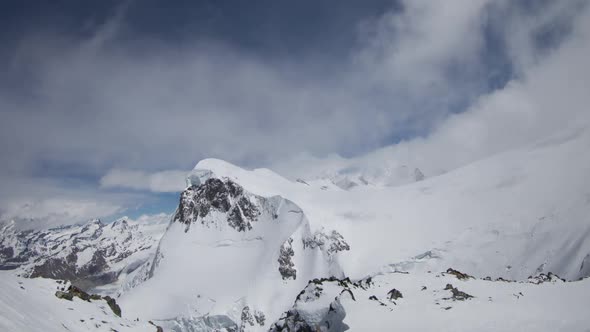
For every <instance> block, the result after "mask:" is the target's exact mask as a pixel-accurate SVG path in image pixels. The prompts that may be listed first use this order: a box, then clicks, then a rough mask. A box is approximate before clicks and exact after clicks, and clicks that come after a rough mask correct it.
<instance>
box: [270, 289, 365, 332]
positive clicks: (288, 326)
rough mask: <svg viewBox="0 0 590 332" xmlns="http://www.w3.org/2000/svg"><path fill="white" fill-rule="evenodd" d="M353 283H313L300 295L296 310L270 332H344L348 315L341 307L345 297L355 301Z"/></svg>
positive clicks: (284, 316)
mask: <svg viewBox="0 0 590 332" xmlns="http://www.w3.org/2000/svg"><path fill="white" fill-rule="evenodd" d="M353 287H357V286H356V285H354V284H353V283H352V282H351V281H350V279H348V278H346V279H337V278H334V277H331V278H322V279H314V280H310V281H309V282H308V284H307V286H306V287H305V288H304V289H303V290H302V291H301V293H299V295H298V296H297V298H296V300H295V304H294V305H293V308H292V309H290V310H288V311H286V312H285V313H283V315H281V317H280V318H279V320H278V321H277V322H275V323H274V324H273V325H272V326H271V328H270V331H272V332H278V331H281V332H294V331H296V332H308V331H311V332H314V331H345V330H347V329H348V326H346V324H344V318H345V316H346V312H345V311H344V308H343V307H342V304H341V303H340V300H341V299H342V298H344V297H346V298H350V299H352V300H354V294H353V291H352V288H353Z"/></svg>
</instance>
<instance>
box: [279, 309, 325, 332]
mask: <svg viewBox="0 0 590 332" xmlns="http://www.w3.org/2000/svg"><path fill="white" fill-rule="evenodd" d="M315 331H316V329H314V328H312V327H311V326H310V325H309V324H308V323H307V322H306V321H305V320H304V319H303V318H302V317H301V315H300V314H299V311H297V310H295V309H291V310H289V311H287V312H286V313H284V314H283V315H282V316H281V318H279V321H278V322H276V323H275V324H274V325H273V326H271V328H270V332H315Z"/></svg>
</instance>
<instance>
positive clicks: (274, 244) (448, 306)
mask: <svg viewBox="0 0 590 332" xmlns="http://www.w3.org/2000/svg"><path fill="white" fill-rule="evenodd" d="M588 147H590V129H589V128H587V127H582V128H577V129H575V130H574V129H572V130H566V131H564V132H562V133H561V134H559V135H553V136H551V137H547V138H546V139H545V140H541V141H537V142H536V143H534V144H531V145H528V146H524V147H521V148H519V149H514V150H511V151H507V152H503V153H501V154H497V155H494V156H492V157H489V158H487V159H483V160H479V161H476V162H474V163H471V164H469V165H466V166H463V167H461V168H458V169H454V170H451V171H448V172H444V173H441V174H428V173H427V172H423V171H422V170H427V169H428V167H427V166H428V165H406V164H403V163H397V162H396V160H395V158H394V156H389V155H388V154H387V150H383V151H380V152H378V153H377V154H373V155H371V156H366V157H359V158H357V159H340V160H338V161H336V162H334V163H330V165H329V167H328V166H326V168H324V169H317V168H316V169H313V170H311V168H312V167H311V166H310V165H302V169H304V170H310V171H309V173H308V174H309V175H308V176H305V175H303V176H301V177H300V178H294V179H290V178H286V177H283V176H281V175H279V174H277V173H275V172H273V171H271V170H269V169H254V170H246V169H242V168H239V167H237V166H234V165H232V164H229V163H227V162H224V161H221V160H216V159H205V160H202V161H200V162H199V163H198V164H197V165H196V166H195V168H194V170H193V171H191V172H190V173H189V174H188V175H187V186H186V189H185V190H184V191H183V192H182V193H181V194H180V197H179V203H178V207H177V209H176V212H175V213H174V214H173V215H171V216H166V217H165V218H161V219H160V220H156V221H151V222H145V221H144V222H142V221H135V220H130V219H127V218H123V219H119V220H117V221H114V222H112V223H103V222H101V221H99V220H93V221H90V222H88V223H86V224H83V225H74V226H63V227H59V228H52V229H46V230H20V229H18V227H17V225H16V224H15V223H14V222H6V223H5V224H4V225H2V227H1V228H0V268H1V269H2V271H0V275H1V277H0V330H1V331H85V330H99V331H154V332H156V331H346V330H351V331H381V330H403V331H407V330H420V331H432V330H437V331H524V330H526V331H588V329H590V316H589V315H588V312H587V311H588V308H589V307H590V296H588V295H589V294H590V279H588V278H587V277H588V276H590V177H589V176H588V174H590V154H589V153H588V152H587V151H588ZM318 167H320V166H318ZM320 168H321V167H320Z"/></svg>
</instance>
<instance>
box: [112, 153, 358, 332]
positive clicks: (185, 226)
mask: <svg viewBox="0 0 590 332" xmlns="http://www.w3.org/2000/svg"><path fill="white" fill-rule="evenodd" d="M206 163H207V164H208V165H207V167H209V169H203V168H201V167H203V163H200V164H199V165H198V167H197V168H196V170H195V171H193V172H192V173H191V175H194V176H195V177H194V178H193V180H192V182H189V184H190V186H189V187H188V188H186V189H185V190H184V191H183V192H182V193H181V199H180V202H179V206H178V209H177V211H176V214H175V216H174V217H173V222H172V223H171V224H170V226H169V228H168V230H167V232H166V234H165V235H164V236H163V238H162V240H161V242H160V244H159V247H158V253H157V255H156V258H155V259H154V261H153V263H152V264H151V265H147V264H146V265H145V266H144V267H143V269H144V271H145V273H143V274H142V273H140V274H138V275H137V278H136V279H135V280H134V281H131V282H130V284H129V285H130V287H127V289H126V291H124V292H123V294H122V296H121V301H122V302H121V303H122V305H123V306H124V307H126V308H128V309H129V310H131V311H132V312H133V314H134V315H135V314H136V315H138V316H140V317H141V316H144V317H152V318H163V317H175V319H174V322H176V323H175V324H185V323H186V324H193V326H194V325H195V324H197V325H199V324H201V325H202V324H205V325H207V324H211V322H210V320H205V319H204V318H203V317H204V314H205V313H207V315H208V317H211V316H214V317H217V318H216V321H218V322H219V321H223V322H224V323H223V324H226V326H224V327H226V328H228V329H231V327H232V326H233V327H237V326H240V325H241V324H242V323H243V322H242V320H243V317H244V314H243V313H244V311H245V310H246V308H248V309H247V310H246V311H247V312H254V313H256V314H257V315H258V317H259V318H260V317H268V318H269V319H268V320H266V323H265V322H264V320H261V319H257V321H260V322H262V323H260V324H259V325H257V326H258V327H259V328H263V327H264V326H266V327H265V328H266V329H268V324H269V323H270V319H275V318H276V317H278V315H279V314H280V313H281V312H282V311H284V310H286V309H287V308H288V307H289V306H290V305H291V303H292V298H291V295H290V294H292V293H293V292H297V291H299V289H301V288H302V287H303V286H304V285H305V283H306V281H307V280H309V279H311V278H313V277H315V276H317V275H322V276H337V277H342V276H343V273H342V269H341V268H340V265H339V256H340V254H341V253H343V252H346V251H349V250H350V246H349V245H348V244H347V243H346V241H345V238H344V237H343V236H342V235H341V234H340V233H338V232H337V231H335V230H334V231H332V230H329V229H326V230H318V231H315V232H312V230H311V228H310V224H309V221H308V219H307V217H306V215H305V212H304V211H303V210H302V209H301V208H300V207H299V206H298V205H296V204H295V203H293V202H292V201H291V200H289V199H286V198H284V197H281V196H279V195H271V196H261V195H258V194H255V193H252V192H250V191H249V190H247V189H246V187H244V186H242V185H241V184H242V183H243V182H246V183H248V181H251V182H250V183H255V182H254V181H256V179H257V178H265V177H266V178H268V177H271V178H272V177H274V176H276V177H278V175H272V174H271V173H268V172H266V171H265V170H254V171H245V170H242V169H239V168H237V167H235V166H232V165H230V164H227V163H223V162H219V161H213V160H208V161H207V162H206ZM211 168H213V169H211ZM219 174H223V176H220V175H219ZM189 179H190V175H189ZM238 181H240V182H238ZM282 181H284V182H285V183H289V184H290V185H294V183H291V182H290V181H288V180H285V179H283V180H282ZM259 189H260V188H259ZM133 286H136V287H133ZM161 289H166V292H167V295H169V296H167V297H166V298H162V297H161V296H159V290H161ZM187 290H191V292H187ZM205 299H208V300H205ZM146 303H147V304H149V305H147V307H149V308H150V309H149V310H148V311H147V312H146V311H145V310H140V308H142V309H145V307H146ZM245 316H248V315H245ZM253 317H254V316H253ZM265 324H267V325H265ZM164 325H165V324H164ZM207 326H209V325H207ZM209 327H210V328H213V326H209Z"/></svg>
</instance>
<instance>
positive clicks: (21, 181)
mask: <svg viewBox="0 0 590 332" xmlns="http://www.w3.org/2000/svg"><path fill="white" fill-rule="evenodd" d="M587 12H588V4H587V1H583V0H566V1H560V2H558V3H556V2H553V1H545V0H519V1H505V0H473V1H469V0H454V1H449V2H444V3H442V2H440V3H439V2H430V1H409V0H407V1H401V0H400V1H384V0H383V1H382V0H374V1H352V0H351V1H335V0H334V1H327V0H326V1H296V2H292V1H290V2H288V1H270V0H268V1H248V2H243V1H175V2H173V3H172V2H169V1H156V0H146V1H127V2H125V1H101V2H92V3H81V2H79V1H5V2H3V4H2V10H1V11H0V16H1V17H0V41H1V43H0V44H1V45H2V46H0V69H1V70H2V72H3V76H2V78H0V120H2V121H1V124H0V135H1V137H0V139H1V140H0V142H1V143H0V157H1V159H2V165H0V179H1V180H2V181H3V183H4V186H3V188H2V190H0V201H1V202H2V203H1V204H0V218H2V219H7V218H20V219H27V220H30V219H34V220H39V223H49V224H54V223H62V222H63V223H67V222H78V221H82V220H83V219H85V218H92V217H102V218H106V219H112V218H114V217H116V216H120V215H123V214H128V215H132V216H137V215H140V214H144V213H148V214H152V213H157V212H160V211H164V212H171V211H173V210H174V208H175V206H176V202H177V198H176V197H177V192H178V190H180V189H182V183H183V180H182V174H184V173H185V172H186V171H188V170H190V169H191V168H192V167H193V166H194V164H196V162H197V161H199V160H200V159H202V158H207V157H215V158H221V159H225V160H228V161H230V162H233V163H236V164H238V165H241V166H244V167H259V166H266V167H271V168H273V165H282V167H281V172H284V173H285V174H286V175H289V174H288V173H289V168H288V167H284V165H289V160H290V158H293V157H297V158H299V159H298V160H301V158H306V157H309V159H310V160H312V159H313V158H329V156H331V155H333V154H338V155H341V156H345V157H352V156H358V155H362V154H365V153H368V152H370V151H373V150H375V149H378V148H382V147H385V146H391V145H394V146H399V147H400V149H401V147H404V149H406V150H408V147H410V148H411V151H414V153H415V154H417V155H420V156H421V158H423V159H424V160H426V161H428V163H429V164H434V165H436V167H438V168H440V169H443V168H444V169H449V168H452V167H456V166H458V165H461V164H462V163H466V162H469V161H472V160H474V159H476V158H480V157H483V156H486V155H489V154H493V153H496V152H498V151H501V150H502V149H507V148H510V147H513V146H518V145H519V144H523V143H524V142H526V141H528V140H531V139H534V138H535V137H538V136H540V135H543V134H546V133H547V132H548V131H550V125H549V124H551V125H552V126H556V125H557V124H559V121H556V118H559V119H561V118H564V119H569V118H573V117H567V116H565V117H557V116H555V114H554V113H551V112H550V111H545V110H544V106H543V105H549V104H550V103H543V105H541V106H538V105H536V104H537V103H538V100H542V99H543V98H549V97H548V96H553V97H552V98H551V100H562V99H563V100H564V103H566V104H567V105H568V111H571V112H581V111H579V109H578V107H577V106H579V105H582V104H583V103H582V101H585V100H583V98H582V97H580V96H581V95H583V94H581V93H580V94H579V95H578V94H577V93H578V92H577V90H575V89H568V90H564V89H565V87H559V86H557V87H553V86H542V85H540V84H539V83H535V82H533V81H532V80H531V77H537V76H539V77H544V78H546V79H547V80H550V78H552V77H555V76H556V75H558V74H560V73H564V72H566V71H568V70H572V71H573V72H579V73H580V75H581V73H583V70H582V71H581V70H580V69H583V68H585V67H587V66H586V65H587V64H586V63H584V61H583V60H579V59H583V58H584V56H579V54H578V53H581V54H582V55H585V52H586V49H585V46H586V44H585V43H583V42H581V43H580V42H577V44H576V45H578V46H577V47H573V46H572V45H574V44H575V42H574V41H573V40H584V38H583V36H585V33H586V32H587V31H586V30H587V26H586V21H587V20H588V15H587ZM580 36H582V37H580ZM580 45H581V46H580ZM566 59H570V60H566ZM571 59H577V61H579V62H575V61H573V62H572V61H571ZM553 67H555V69H554V72H552V71H551V70H550V69H551V68H553ZM570 67H572V68H573V69H572V68H570ZM544 68H546V69H544ZM507 96H509V97H507ZM565 96H568V97H569V98H565ZM565 100H569V101H565ZM574 102H575V103H574ZM512 105H529V106H530V107H531V109H532V111H530V114H532V115H531V118H530V119H529V118H527V119H526V121H524V120H523V118H522V116H523V115H522V109H523V108H522V107H521V108H519V110H514V111H513V112H512V111H510V112H508V111H506V110H508V109H511V107H512ZM531 105H532V106H531ZM529 106H527V107H529ZM561 106H565V104H564V105H560V106H559V107H558V108H561ZM554 107H556V106H555V105H554ZM487 113H490V114H493V115H485V116H483V115H482V114H487ZM499 114H503V115H502V117H500V115H499ZM527 114H529V113H527ZM576 114H577V113H576ZM514 119H518V121H515V120H514ZM560 121H565V120H563V119H561V120H560ZM468 122H469V123H470V126H471V127H473V123H476V124H477V126H478V127H481V128H484V129H483V130H480V131H479V132H480V133H478V134H477V135H483V133H485V135H486V136H485V137H484V136H482V137H480V138H478V139H473V138H472V137H469V138H464V137H463V136H462V133H464V132H466V130H465V128H464V127H465V126H467V124H466V123H468ZM506 124H510V125H512V124H519V125H522V126H523V128H524V129H522V128H521V130H518V129H517V128H515V129H514V131H515V132H517V133H518V134H511V135H506V133H502V132H500V131H498V130H499V129H498V128H503V127H506ZM519 132H520V133H519ZM498 135H499V136H498ZM459 138H461V139H463V141H461V139H459ZM467 141H469V144H467ZM472 145H474V146H475V147H474V146H472ZM440 149H443V150H444V151H449V153H447V154H443V155H441V154H440V153H439V152H436V151H440ZM394 150H395V149H394ZM395 157H396V156H395V155H392V158H395ZM277 168H278V166H277Z"/></svg>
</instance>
